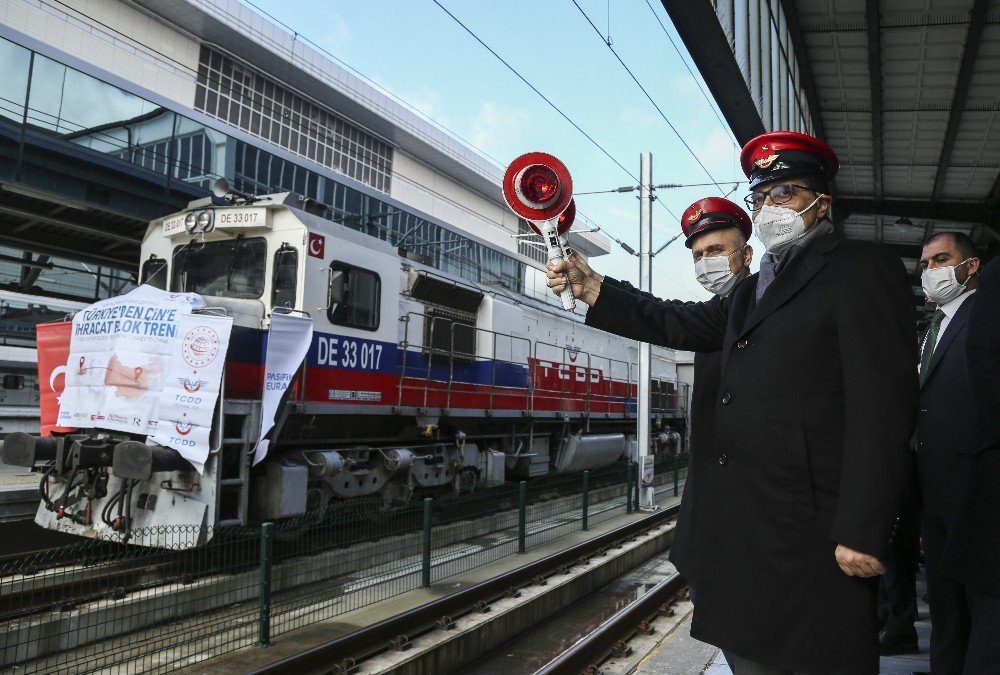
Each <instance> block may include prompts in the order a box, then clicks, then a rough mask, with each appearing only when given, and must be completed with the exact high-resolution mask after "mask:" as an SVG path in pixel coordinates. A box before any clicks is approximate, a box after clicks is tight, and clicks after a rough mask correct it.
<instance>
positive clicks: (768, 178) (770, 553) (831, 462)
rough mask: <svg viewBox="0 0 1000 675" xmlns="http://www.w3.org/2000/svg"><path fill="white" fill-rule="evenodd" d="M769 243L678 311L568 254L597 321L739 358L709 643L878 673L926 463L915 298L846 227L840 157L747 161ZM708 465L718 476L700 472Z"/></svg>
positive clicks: (706, 541) (753, 149)
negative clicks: (909, 495) (893, 565)
mask: <svg viewBox="0 0 1000 675" xmlns="http://www.w3.org/2000/svg"><path fill="white" fill-rule="evenodd" d="M742 165H743V169H744V171H745V172H746V174H747V177H748V178H749V179H750V189H751V191H752V192H751V193H750V195H749V196H748V197H747V202H748V204H749V205H750V207H751V208H752V209H753V214H754V215H753V225H754V230H755V232H756V234H757V236H758V238H759V239H760V240H761V241H762V242H763V243H764V245H765V247H766V248H767V252H766V253H765V255H764V257H763V259H762V261H761V271H760V273H759V274H756V275H752V276H750V277H749V278H748V279H747V280H746V283H742V284H739V285H738V286H737V287H736V289H735V290H734V291H733V292H732V293H731V294H730V295H728V296H726V297H724V298H723V297H716V298H713V299H712V300H710V301H708V302H702V303H691V304H673V303H669V302H658V301H656V300H655V299H652V298H649V297H644V296H640V295H636V294H633V293H628V292H623V291H622V289H621V288H619V287H616V286H615V285H613V284H602V283H600V281H599V275H594V274H591V275H587V274H585V273H583V271H581V270H580V269H579V267H578V266H577V260H576V259H575V258H571V259H570V260H567V261H551V262H550V263H549V270H550V271H549V285H550V286H551V287H552V290H553V291H554V292H556V293H559V292H560V291H562V290H563V289H564V288H565V287H566V284H567V283H568V284H569V285H570V287H571V288H572V289H573V294H574V296H575V297H577V298H579V299H580V300H581V301H583V302H585V303H586V304H588V305H590V307H591V309H590V311H589V312H588V314H587V323H588V324H589V325H591V326H596V327H598V328H602V329H604V330H607V331H609V332H613V333H616V334H618V335H622V336H624V337H630V338H634V339H637V340H643V341H647V342H653V343H657V344H662V345H667V346H670V347H675V348H678V349H688V350H692V351H696V352H702V351H707V352H710V351H718V350H721V362H722V363H721V376H720V385H719V391H720V392H721V393H720V394H719V395H718V397H717V399H716V401H715V426H714V429H713V430H712V435H711V446H710V447H704V446H702V447H699V452H707V453H709V455H710V456H711V457H712V458H714V461H713V462H712V463H710V464H709V463H706V466H705V469H706V470H705V471H704V472H702V473H699V474H698V476H697V489H698V491H699V492H702V494H704V495H706V499H705V500H699V501H698V506H699V507H701V508H700V510H699V511H698V513H697V527H698V530H699V538H698V546H697V547H696V550H695V552H694V553H695V556H696V558H695V560H694V562H693V564H694V565H695V566H696V567H697V584H698V603H697V606H696V609H695V614H694V621H693V624H692V629H691V632H692V635H693V636H694V637H696V638H699V639H701V640H704V641H706V642H710V643H712V644H715V645H718V646H720V647H722V648H723V649H726V650H728V651H731V652H732V653H733V654H735V655H736V672H737V673H740V672H741V671H742V672H753V673H758V672H759V673H783V672H800V673H845V674H846V673H875V672H877V671H878V628H877V625H876V612H875V605H876V592H877V585H876V582H875V579H873V577H875V576H876V575H878V574H881V573H882V572H883V571H884V567H883V565H882V563H881V561H880V559H879V558H880V557H881V556H882V555H883V554H884V551H885V550H886V548H887V546H888V543H889V532H890V529H891V526H892V523H893V521H894V519H895V516H896V510H897V506H898V504H899V498H900V493H901V490H902V485H903V481H904V478H905V476H906V475H907V473H908V467H909V465H910V461H911V458H910V455H909V449H908V442H909V437H910V430H911V429H912V422H913V418H914V412H915V408H916V399H917V373H916V369H915V368H914V367H913V364H914V363H916V345H915V340H914V339H913V297H912V291H911V289H910V285H909V282H908V280H907V277H906V271H905V269H904V267H903V265H902V262H901V261H900V260H899V257H898V256H896V255H895V254H894V253H893V252H892V251H890V250H889V249H887V248H885V247H883V246H881V245H879V244H874V243H870V242H862V241H851V240H847V239H845V238H844V237H843V235H841V234H840V233H838V232H835V231H834V228H833V225H832V224H831V223H830V221H829V220H828V218H829V214H830V204H831V201H832V198H831V197H830V190H829V186H830V181H832V179H833V177H834V176H835V174H836V171H837V166H838V165H837V158H836V155H835V154H834V153H833V150H831V149H830V148H829V146H827V145H826V144H825V143H823V142H822V141H820V140H819V139H816V138H813V137H811V136H807V135H805V134H799V133H795V132H788V131H779V132H773V133H769V134H764V135H762V136H759V137H757V138H755V139H753V140H752V141H750V142H749V143H748V144H747V145H746V146H745V147H744V148H743V153H742ZM699 468H700V467H699Z"/></svg>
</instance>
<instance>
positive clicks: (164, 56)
mask: <svg viewBox="0 0 1000 675" xmlns="http://www.w3.org/2000/svg"><path fill="white" fill-rule="evenodd" d="M47 2H51V3H53V4H56V5H60V6H62V7H63V8H65V9H66V10H69V11H71V12H73V13H75V14H78V15H80V16H82V17H84V18H86V19H88V20H90V21H92V22H93V23H95V24H96V25H99V26H101V27H102V28H104V29H105V30H108V31H109V32H112V33H114V34H116V35H118V36H120V37H122V38H123V39H125V40H127V41H129V42H132V43H134V44H136V45H140V46H141V47H142V48H143V49H145V50H148V51H149V52H151V53H153V54H156V55H158V56H159V57H161V58H162V59H163V60H165V61H166V62H170V63H172V64H174V65H175V66H177V67H178V68H180V69H182V70H184V71H187V72H190V73H192V74H194V75H196V76H198V75H199V73H198V70H197V69H195V68H192V67H191V66H189V65H188V64H186V63H184V62H181V61H179V60H178V59H176V58H174V57H171V56H170V55H168V54H166V53H164V52H162V51H159V50H157V49H156V48H155V47H152V46H150V45H149V44H146V43H140V42H138V41H136V40H135V39H134V38H133V37H131V36H129V35H126V34H124V33H122V32H121V31H118V30H116V29H115V28H113V27H112V26H110V25H108V24H106V23H104V22H102V21H100V20H99V19H97V18H96V17H94V16H91V15H89V14H87V13H86V12H84V11H81V10H80V9H77V8H75V7H72V6H71V5H69V4H68V3H66V2H64V1H62V0H47ZM248 4H249V3H248ZM435 4H438V6H439V7H441V9H442V10H444V11H445V12H446V13H447V14H448V15H449V16H451V17H452V18H453V19H454V20H455V21H456V22H457V23H459V25H460V26H462V28H464V29H465V30H466V31H467V32H469V33H470V35H472V36H473V37H474V38H475V39H476V40H477V41H479V42H480V43H481V44H482V45H483V46H484V47H485V48H486V49H488V50H489V51H490V52H491V53H492V54H493V55H494V56H495V57H496V58H498V59H499V60H500V61H501V62H502V63H504V65H506V66H507V67H508V68H510V69H511V70H512V72H514V73H515V75H517V76H518V77H519V78H520V79H522V81H524V82H525V83H526V84H528V86H529V87H531V88H532V89H533V90H534V91H536V93H538V95H539V96H540V97H542V98H543V100H545V101H546V102H547V103H548V104H549V105H551V106H552V107H553V108H554V109H555V110H556V111H557V112H558V113H559V114H560V115H563V117H564V118H565V119H567V121H569V122H570V124H571V125H572V126H574V127H575V128H576V129H577V130H578V131H579V132H580V133H581V134H583V135H584V136H585V137H586V138H588V140H590V141H591V142H592V143H594V145H595V146H596V147H598V149H599V150H601V152H603V153H604V154H605V155H606V156H607V157H608V158H609V159H611V161H612V162H614V163H615V164H616V165H617V166H618V167H619V168H621V169H622V170H623V171H624V172H625V173H626V174H628V175H629V176H630V177H632V178H633V179H634V180H638V179H637V178H636V177H635V176H634V174H632V172H630V171H629V170H628V169H627V168H625V167H624V165H622V164H621V163H620V162H618V161H617V160H616V159H615V158H614V157H613V156H612V155H611V154H610V153H608V152H607V151H606V150H605V149H604V148H603V147H602V146H601V145H600V144H599V143H597V142H596V140H594V139H593V138H592V137H591V136H590V135H589V134H587V133H586V132H585V131H584V130H583V129H582V128H581V127H579V126H578V125H577V124H576V123H575V122H573V121H572V120H571V119H570V118H569V117H568V116H566V115H565V114H564V113H563V112H562V111H561V110H559V108H558V107H557V106H555V105H554V104H553V103H552V102H551V101H549V100H548V99H547V98H546V97H545V96H544V95H543V94H541V92H538V90H537V89H536V88H535V87H533V86H532V85H531V84H530V83H528V82H527V80H526V79H524V78H523V77H521V76H520V74H519V73H517V71H516V70H514V69H513V68H512V67H511V66H510V65H509V64H508V63H507V62H506V61H504V60H503V59H502V58H501V57H500V56H499V55H498V54H497V53H496V52H495V51H494V50H492V49H490V48H489V47H488V46H487V45H486V44H485V43H483V42H482V41H481V40H479V38H478V37H477V36H475V34H474V33H472V31H470V30H469V29H468V28H467V27H466V26H465V25H464V24H462V22H461V21H459V20H458V19H457V18H456V17H454V15H452V14H451V13H450V12H448V10H447V9H446V8H445V7H443V6H442V5H441V4H440V3H439V2H437V0H435ZM253 7H254V9H256V10H257V11H261V12H262V13H264V14H266V15H267V16H268V17H269V18H271V19H272V20H276V19H274V18H273V17H271V15H270V14H267V13H266V12H263V11H262V10H260V9H259V8H257V7H256V6H255V5H253ZM279 23H280V22H279ZM282 25H283V26H284V27H285V28H286V29H288V30H291V31H292V32H293V33H294V34H295V36H296V37H301V38H302V39H303V40H305V41H308V39H307V38H305V37H304V36H300V35H299V34H298V33H297V32H296V31H294V30H293V29H291V28H290V27H288V26H287V25H285V24H282ZM309 43H310V44H311V45H313V46H315V47H316V48H317V49H318V50H320V51H322V52H323V53H325V54H327V55H329V56H330V57H331V58H334V59H335V60H336V61H337V62H339V63H343V62H342V61H340V60H339V59H336V57H334V56H333V55H331V54H329V52H327V51H326V50H324V49H323V48H321V47H319V46H318V45H315V43H313V42H311V41H309ZM345 66H346V64H345ZM351 70H352V71H354V72H357V71H356V70H354V69H353V68H352V69H351ZM206 79H207V80H208V81H212V82H214V83H216V84H219V85H220V90H221V89H228V90H229V93H230V94H233V92H232V90H231V88H229V87H226V86H225V84H224V83H221V82H219V81H218V80H215V79H213V78H212V77H211V76H206ZM365 79H366V80H367V78H365ZM296 93H297V92H296ZM240 97H241V98H243V99H246V98H247V97H246V95H245V94H242V93H241V94H240ZM305 98H307V99H308V98H309V97H308V96H305ZM393 98H395V99H397V100H401V99H399V98H398V97H397V96H395V95H393ZM401 101H402V100H401ZM260 103H261V104H262V108H266V109H268V110H269V111H270V112H273V113H277V114H278V115H280V111H278V110H276V108H275V107H274V106H273V105H270V104H269V103H268V102H265V101H261V102H260ZM403 103H405V101H403ZM321 107H322V106H321ZM407 107H410V108H411V106H409V105H408V106H407ZM281 117H282V118H284V116H281ZM423 117H425V118H426V116H423ZM428 121H431V122H432V123H434V124H435V125H437V126H439V127H440V128H442V129H443V130H445V131H447V132H448V133H450V134H451V135H453V136H455V137H456V138H459V139H460V140H461V137H460V136H458V135H457V134H455V133H454V132H452V131H450V130H448V129H446V128H444V127H442V126H441V125H440V124H439V123H436V122H433V120H428ZM288 124H290V125H291V124H293V122H292V121H291V120H288ZM298 126H301V124H300V125H298ZM262 140H264V141H265V142H267V143H270V142H269V141H267V139H262ZM332 142H333V144H335V145H337V146H340V147H341V148H342V150H344V151H345V152H348V154H352V153H350V152H349V148H344V147H343V144H342V143H340V142H339V141H337V140H336V139H332ZM463 142H464V141H463ZM470 145H471V144H470ZM276 147H283V146H276ZM472 147H474V146H472ZM149 150H150V151H152V149H149ZM286 150H287V149H286ZM152 152H154V153H155V151H152ZM289 152H291V151H289ZM292 154H297V153H292ZM483 154H484V155H486V153H483ZM486 156H488V155H486ZM304 159H308V158H304ZM490 159H493V158H490ZM175 161H176V160H175ZM493 161H496V160H495V159H493ZM318 165H319V166H325V165H323V164H318ZM394 175H396V176H398V177H400V178H401V179H403V180H405V181H407V182H410V183H411V184H413V185H416V186H419V187H422V188H424V189H425V190H427V191H429V192H430V193H432V194H440V193H437V192H436V191H435V190H433V188H431V187H429V186H426V185H423V184H422V183H420V182H419V181H418V180H416V179H414V178H413V177H411V176H407V175H404V174H402V173H400V172H399V171H398V170H396V171H394ZM441 197H442V198H444V199H446V200H448V201H449V202H451V203H455V202H453V200H450V199H449V198H448V197H446V196H445V195H441ZM660 203H661V205H662V206H663V207H664V209H665V210H666V211H667V213H669V214H670V216H671V217H672V218H674V220H675V222H676V220H677V215H676V214H675V213H673V211H672V210H671V209H670V208H669V206H667V205H666V204H664V203H663V202H660ZM581 215H585V214H582V213H581ZM486 220H488V221H489V219H488V218H486ZM588 220H589V219H588ZM490 222H494V224H498V223H495V221H490ZM591 224H592V225H593V226H594V227H595V228H597V230H598V231H601V232H603V233H604V234H605V235H606V236H608V237H609V238H610V239H612V240H613V241H615V242H616V243H617V244H618V245H619V246H621V247H622V248H623V249H624V250H625V251H626V252H629V253H630V254H634V249H632V248H631V247H630V246H629V245H628V244H626V243H624V242H623V241H622V240H620V239H618V238H617V237H615V236H614V235H612V234H611V233H610V232H608V230H607V229H605V228H603V227H601V226H600V225H598V224H597V223H594V222H592V221H591ZM498 225H500V226H501V227H503V226H502V224H498ZM504 229H506V228H504Z"/></svg>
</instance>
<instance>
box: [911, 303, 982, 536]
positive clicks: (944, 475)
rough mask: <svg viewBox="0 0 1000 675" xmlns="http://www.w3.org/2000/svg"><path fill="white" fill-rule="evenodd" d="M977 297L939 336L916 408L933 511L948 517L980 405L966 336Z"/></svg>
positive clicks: (925, 503)
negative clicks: (975, 399) (972, 381)
mask: <svg viewBox="0 0 1000 675" xmlns="http://www.w3.org/2000/svg"><path fill="white" fill-rule="evenodd" d="M975 297H976V296H975V295H973V296H972V297H971V298H968V299H966V300H965V301H964V302H963V303H962V305H961V306H960V307H959V308H958V311H956V312H955V316H953V317H952V319H951V321H950V322H949V323H948V328H947V329H946V330H945V331H944V333H942V334H941V335H939V336H938V343H937V346H936V348H935V349H934V355H933V356H932V357H931V361H930V364H929V365H928V367H927V376H926V377H925V378H924V382H923V384H922V385H921V386H920V404H919V406H918V408H917V434H916V438H917V448H916V458H917V473H918V476H919V480H920V499H921V504H922V507H923V509H924V510H925V511H927V512H928V513H933V514H934V515H937V516H941V517H942V518H945V519H949V518H950V517H951V514H952V511H953V509H954V507H955V495H956V494H957V493H958V487H959V483H960V482H961V480H962V473H963V469H964V467H965V462H964V461H963V458H962V457H960V456H959V455H964V454H966V453H968V452H969V446H970V445H971V443H972V438H973V435H974V433H975V429H976V416H977V415H976V409H975V406H974V405H973V403H972V390H971V389H970V387H969V381H968V379H967V378H966V375H965V337H966V325H967V324H968V321H969V313H970V312H971V310H972V302H973V300H975Z"/></svg>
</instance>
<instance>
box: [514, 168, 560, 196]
mask: <svg viewBox="0 0 1000 675" xmlns="http://www.w3.org/2000/svg"><path fill="white" fill-rule="evenodd" d="M521 194H522V195H524V198H525V199H527V200H529V201H532V202H534V203H536V204H547V203H548V202H550V201H552V200H553V199H555V198H556V197H557V196H558V195H559V177H558V176H556V172H555V171H553V170H552V169H550V168H549V167H547V166H544V165H541V164H535V165H534V166H529V167H528V168H527V169H525V170H524V174H522V176H521Z"/></svg>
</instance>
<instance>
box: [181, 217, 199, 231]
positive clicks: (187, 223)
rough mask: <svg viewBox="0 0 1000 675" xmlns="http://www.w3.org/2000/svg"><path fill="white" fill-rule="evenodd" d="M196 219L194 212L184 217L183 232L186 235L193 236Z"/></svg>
mask: <svg viewBox="0 0 1000 675" xmlns="http://www.w3.org/2000/svg"><path fill="white" fill-rule="evenodd" d="M197 219H198V216H197V215H196V214H195V212H194V211H192V212H191V213H189V214H187V215H186V216H184V231H185V232H187V233H188V234H194V226H195V224H196V221H197Z"/></svg>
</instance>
